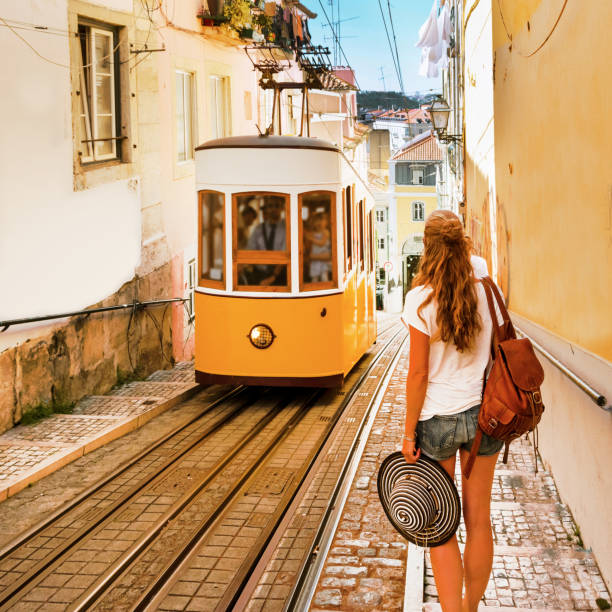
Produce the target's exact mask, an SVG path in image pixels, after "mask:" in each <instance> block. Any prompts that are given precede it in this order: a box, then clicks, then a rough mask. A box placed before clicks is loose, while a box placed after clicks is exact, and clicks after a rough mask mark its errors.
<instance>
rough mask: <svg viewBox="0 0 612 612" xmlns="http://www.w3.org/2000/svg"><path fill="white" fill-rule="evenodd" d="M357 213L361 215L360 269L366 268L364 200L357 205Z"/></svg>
mask: <svg viewBox="0 0 612 612" xmlns="http://www.w3.org/2000/svg"><path fill="white" fill-rule="evenodd" d="M357 214H358V215H359V237H358V245H357V248H358V253H359V271H360V272H363V271H364V270H365V227H364V225H365V219H364V217H365V207H364V202H363V200H359V203H358V205H357Z"/></svg>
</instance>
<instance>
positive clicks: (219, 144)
mask: <svg viewBox="0 0 612 612" xmlns="http://www.w3.org/2000/svg"><path fill="white" fill-rule="evenodd" d="M204 149H314V150H320V151H334V152H336V153H340V149H339V148H338V147H337V146H336V145H334V144H332V143H331V142H327V141H326V140H321V139H320V138H306V137H304V136H229V137H228V138H217V139H215V140H208V141H206V142H204V143H203V144H201V145H200V146H199V147H196V151H202V150H204Z"/></svg>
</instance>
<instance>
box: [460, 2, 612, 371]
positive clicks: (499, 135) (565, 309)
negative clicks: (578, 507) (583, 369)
mask: <svg viewBox="0 0 612 612" xmlns="http://www.w3.org/2000/svg"><path fill="white" fill-rule="evenodd" d="M472 4H473V2H471V1H468V2H467V3H466V9H467V10H466V14H467V13H468V12H469V8H470V5H472ZM563 6H564V2H563V0H513V1H512V2H510V1H509V0H503V1H501V0H500V2H499V3H498V2H497V1H495V2H491V0H488V1H482V2H480V3H479V5H478V6H477V8H476V9H475V10H474V11H473V13H472V15H471V16H470V20H469V22H468V23H467V26H466V33H465V39H466V47H465V61H466V64H465V76H466V83H465V87H466V144H467V159H466V188H467V223H466V226H467V229H468V231H469V232H470V233H471V234H473V237H474V239H475V241H476V243H477V246H479V247H480V250H481V251H482V254H483V255H484V256H486V257H487V259H488V260H489V265H491V264H494V263H496V264H497V265H496V266H495V267H496V272H497V275H498V278H499V280H500V282H501V284H502V287H503V289H504V291H505V292H506V293H507V294H509V300H510V308H511V309H512V310H514V311H515V312H517V313H518V314H520V315H522V316H524V317H526V318H528V319H530V320H531V321H533V322H535V323H538V324H540V325H542V326H544V327H546V328H547V329H548V330H550V331H551V332H553V333H555V334H557V335H559V336H562V337H564V338H566V339H567V340H569V341H571V342H573V343H576V344H578V345H580V346H581V347H583V348H585V349H587V350H588V351H591V352H593V353H595V354H596V355H599V356H600V357H603V358H604V359H606V360H608V361H612V323H611V321H612V317H611V316H610V306H609V296H610V291H611V289H612V282H611V279H612V272H611V270H612V220H611V219H612V213H611V212H610V211H611V207H612V196H611V195H610V194H611V189H612V183H611V178H610V160H611V159H612V129H611V127H610V122H609V120H608V119H607V117H608V115H609V109H610V103H611V93H612V84H611V83H610V80H609V59H608V49H607V42H606V41H607V24H609V23H611V22H612V3H609V2H596V3H593V4H592V5H591V4H589V5H588V6H586V5H582V4H581V3H575V2H568V3H567V4H566V5H565V10H564V11H563V14H562V15H561V17H560V19H559V21H558V23H557V26H556V28H555V29H554V31H552V34H551V30H552V29H553V26H554V24H555V22H556V20H557V18H558V17H559V14H560V12H561V9H562V8H563ZM502 15H503V19H502ZM549 34H550V38H549V39H548V40H547V42H545V43H544V45H543V46H542V47H541V49H539V50H537V49H538V47H539V46H540V45H541V44H542V43H543V42H544V40H545V39H546V37H547V36H548V35H549ZM510 39H512V42H510ZM490 43H492V46H491V53H489V51H488V47H489V46H490ZM487 70H488V71H489V75H488V76H487ZM491 87H492V88H493V97H492V100H490V102H492V106H490V105H489V103H487V97H488V91H489V89H490V88H491ZM481 94H482V95H481ZM477 98H480V100H481V102H480V103H479V104H476V103H475V102H476V99H477ZM489 106H490V108H489ZM491 133H493V134H494V138H493V139H491V138H490V134H491ZM492 197H494V200H493V202H492V201H491V200H492ZM495 243H496V244H495ZM492 247H493V248H494V249H495V252H494V253H490V252H488V249H490V248H492Z"/></svg>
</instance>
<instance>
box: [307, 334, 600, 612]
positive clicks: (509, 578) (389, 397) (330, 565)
mask: <svg viewBox="0 0 612 612" xmlns="http://www.w3.org/2000/svg"><path fill="white" fill-rule="evenodd" d="M408 350H409V348H408V345H407V346H406V347H405V349H404V354H403V355H402V357H401V358H400V361H399V362H398V366H397V368H396V371H395V373H394V375H393V378H392V380H391V382H390V385H389V387H388V389H387V392H386V395H385V397H384V399H383V402H382V404H381V407H380V410H379V413H378V415H377V417H376V420H375V422H374V426H373V428H372V432H371V434H370V437H369V440H368V443H367V444H366V447H365V450H364V453H363V456H362V458H361V462H360V466H359V469H358V470H357V473H356V474H355V478H354V480H353V483H352V486H351V491H350V493H349V496H348V498H347V502H346V504H345V507H344V509H343V514H342V518H341V520H340V522H339V524H338V529H337V531H336V534H335V536H334V540H333V543H332V545H331V548H330V551H329V554H328V557H327V559H326V561H325V566H324V568H323V571H322V573H321V576H320V578H319V583H318V586H317V591H316V593H315V597H314V599H313V603H312V607H311V610H313V611H320V610H344V611H348V610H404V611H411V612H415V611H416V610H427V611H430V612H433V611H437V610H440V606H439V604H438V599H437V593H436V588H435V584H434V580H433V573H432V570H431V565H430V563H429V556H428V555H427V554H425V555H423V549H419V548H417V547H415V546H412V545H410V546H407V543H406V541H405V540H403V539H402V538H401V536H399V534H397V533H396V532H395V531H394V530H393V528H392V527H391V526H390V524H389V523H388V521H387V519H386V517H385V515H384V512H383V510H382V508H381V506H380V503H379V500H378V495H377V491H376V475H377V472H378V467H379V466H380V464H381V463H382V461H383V459H384V458H385V457H386V456H387V455H388V454H389V453H391V452H392V451H394V450H397V449H399V448H400V446H401V437H402V433H403V420H404V404H405V381H406V374H407V368H408ZM533 467H534V466H533V448H532V446H531V444H530V443H529V442H528V441H526V440H525V439H521V440H520V441H517V442H514V443H513V444H512V445H511V447H510V457H509V460H508V464H507V465H504V464H503V463H501V457H500V462H499V464H498V467H497V470H496V474H495V481H494V486H493V495H492V510H491V514H492V522H493V529H494V541H495V557H494V563H493V573H492V577H491V580H490V581H489V585H488V587H487V591H486V593H485V597H484V601H483V603H482V604H481V608H480V609H481V610H482V609H485V610H486V609H496V610H523V609H530V610H540V611H543V610H546V611H547V612H552V611H553V610H557V611H558V610H598V609H600V608H599V607H598V604H597V603H596V600H597V599H598V598H601V599H602V600H605V601H606V602H610V595H609V593H608V591H607V589H606V586H605V584H604V581H603V579H602V577H601V575H600V573H599V569H598V567H597V563H596V560H595V559H594V557H593V555H592V554H591V552H590V551H589V550H585V549H584V548H583V547H582V542H581V539H580V530H579V528H578V526H576V525H575V524H574V522H573V519H572V516H571V514H570V512H569V510H568V508H567V507H566V506H565V505H564V504H563V502H562V501H561V500H560V498H559V494H558V492H557V489H556V486H555V482H554V479H553V477H552V475H551V474H550V472H548V471H546V470H545V469H544V468H543V466H542V465H541V464H540V465H539V472H538V474H534V469H533ZM457 475H458V476H459V472H457ZM458 481H459V482H460V478H459V479H458ZM464 535H465V532H464V528H463V523H462V524H461V527H460V530H459V532H458V537H459V540H460V542H461V543H462V542H463V540H464ZM461 546H462V544H461ZM600 603H601V604H602V605H605V604H604V603H603V601H602V602H600Z"/></svg>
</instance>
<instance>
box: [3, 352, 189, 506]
mask: <svg viewBox="0 0 612 612" xmlns="http://www.w3.org/2000/svg"><path fill="white" fill-rule="evenodd" d="M198 389H200V385H198V384H196V382H195V378H194V372H193V363H191V362H181V363H178V364H177V365H176V366H175V367H174V368H173V369H172V370H159V371H157V372H154V373H153V374H151V376H149V378H147V380H145V381H139V382H131V383H128V384H126V385H123V386H122V387H120V388H118V389H115V390H113V391H111V392H109V393H108V394H107V395H90V396H88V397H85V398H84V399H82V400H81V401H80V402H78V403H77V405H76V406H75V408H74V411H73V412H72V413H71V414H56V415H53V416H51V417H49V418H46V419H43V420H42V421H39V422H38V423H35V424H33V425H20V426H18V427H14V428H13V429H10V430H9V431H7V432H5V433H4V434H2V435H0V502H1V501H3V500H4V499H6V498H7V497H10V496H12V495H15V494H16V493H18V492H19V491H21V490H22V489H24V488H25V487H27V486H28V485H29V484H31V483H33V482H36V481H37V480H40V479H41V478H43V477H44V476H46V475H48V474H50V473H52V472H54V471H55V470H58V469H59V468H60V467H62V466H64V465H66V464H67V463H70V462H71V461H74V460H75V459H78V458H79V457H81V456H82V455H85V454H87V453H89V452H91V451H93V450H95V449H96V448H99V447H100V446H103V445H104V444H107V443H108V442H110V441H111V440H115V439H116V438H119V437H121V436H123V435H125V434H126V433H128V432H130V431H133V430H134V429H137V428H139V427H142V426H143V425H144V424H145V423H146V422H148V421H150V420H151V419H152V418H153V417H155V416H157V415H159V414H161V413H162V412H164V411H166V410H168V409H169V408H171V407H172V406H174V405H176V404H178V403H179V402H181V401H183V400H185V399H187V398H188V397H190V396H191V395H193V394H194V393H196V392H197V391H198Z"/></svg>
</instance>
